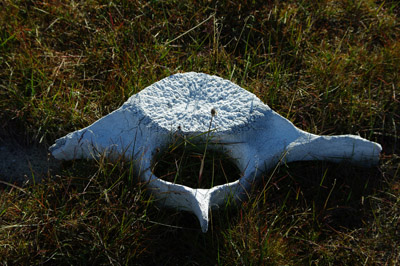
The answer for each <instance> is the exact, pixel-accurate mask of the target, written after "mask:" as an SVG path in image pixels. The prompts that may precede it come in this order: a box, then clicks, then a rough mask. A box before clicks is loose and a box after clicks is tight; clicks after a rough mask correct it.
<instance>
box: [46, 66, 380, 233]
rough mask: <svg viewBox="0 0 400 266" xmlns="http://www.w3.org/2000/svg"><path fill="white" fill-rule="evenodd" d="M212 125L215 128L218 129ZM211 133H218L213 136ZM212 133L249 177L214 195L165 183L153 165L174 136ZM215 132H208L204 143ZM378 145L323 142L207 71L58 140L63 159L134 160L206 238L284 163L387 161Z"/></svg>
mask: <svg viewBox="0 0 400 266" xmlns="http://www.w3.org/2000/svg"><path fill="white" fill-rule="evenodd" d="M210 121H211V122H212V123H210ZM210 128H211V129H212V130H210ZM204 132H209V133H210V134H211V135H212V141H213V143H223V144H224V145H223V151H224V152H225V153H227V155H228V156H229V157H231V158H233V159H234V160H235V162H236V164H237V166H238V168H239V169H240V171H241V173H242V176H241V177H240V178H239V179H238V180H236V181H233V182H230V183H226V184H222V185H218V186H214V187H212V188H210V189H201V188H191V187H188V186H186V185H183V184H176V183H172V182H168V181H165V180H162V179H159V178H157V177H156V176H155V175H154V174H153V172H152V169H151V167H152V163H153V161H154V158H155V155H156V154H157V152H158V151H159V150H160V148H163V147H166V146H168V144H169V143H170V142H171V138H172V136H173V135H174V134H177V133H179V134H180V135H182V136H196V135H201V134H202V133H204ZM210 134H203V135H202V136H203V138H205V136H208V135H210ZM381 150H382V148H381V146H380V145H379V144H378V143H375V142H372V141H368V140H366V139H363V138H361V137H359V136H356V135H339V136H319V135H315V134H311V133H308V132H306V131H303V130H301V129H299V128H297V127H295V126H294V125H293V124H292V123H291V122H290V121H289V120H287V119H286V118H284V117H282V116H280V115H279V114H278V113H276V112H274V111H273V110H272V109H271V108H270V107H269V106H268V105H266V104H264V103H263V102H262V101H261V100H260V99H259V98H257V97H256V96H255V95H254V94H252V93H250V92H249V91H247V90H245V89H243V88H241V87H239V86H238V85H236V84H234V83H232V82H230V81H229V80H226V79H222V78H220V77H217V76H211V75H207V74H204V73H194V72H189V73H179V74H175V75H171V76H169V77H167V78H164V79H162V80H160V81H158V82H156V83H154V84H152V85H150V86H149V87H147V88H145V89H144V90H142V91H140V92H139V93H137V94H135V95H133V96H131V97H130V98H129V99H128V100H127V101H126V102H125V103H124V104H123V105H122V106H121V107H120V108H118V109H117V110H115V111H113V112H112V113H110V114H108V115H106V116H104V117H103V118H101V119H99V120H97V121H96V122H94V123H93V124H92V125H90V126H88V127H86V128H83V129H81V130H77V131H74V132H72V133H69V134H68V135H66V136H64V137H62V138H60V139H58V140H56V142H55V144H54V145H52V146H51V147H50V151H51V153H52V154H53V156H54V157H55V158H56V159H59V160H72V159H80V158H88V159H90V158H94V157H98V156H101V155H102V154H106V156H109V157H110V158H118V157H120V156H124V157H125V158H126V159H127V160H133V162H134V164H135V169H137V174H138V175H139V176H140V178H141V180H142V181H144V182H147V186H148V187H149V188H150V189H151V191H152V192H153V194H154V196H155V197H156V198H157V199H159V200H160V202H162V204H163V205H164V206H167V207H173V208H177V209H178V210H185V211H189V212H192V213H194V214H195V215H196V216H197V218H198V219H199V222H200V226H201V229H202V231H203V232H206V231H207V230H208V222H209V211H210V210H211V209H218V208H220V207H224V206H226V205H225V204H226V203H227V202H228V201H229V200H231V199H234V200H235V201H240V200H243V199H244V198H245V197H246V195H247V193H248V191H249V190H250V187H251V185H252V184H254V182H256V181H257V179H258V178H259V177H260V174H261V173H262V172H265V171H268V170H269V169H271V168H273V167H275V166H276V165H277V164H281V163H288V162H292V161H304V160H325V161H332V162H340V161H344V160H347V161H350V162H352V163H355V164H358V165H361V166H373V165H377V164H378V162H379V154H380V152H381Z"/></svg>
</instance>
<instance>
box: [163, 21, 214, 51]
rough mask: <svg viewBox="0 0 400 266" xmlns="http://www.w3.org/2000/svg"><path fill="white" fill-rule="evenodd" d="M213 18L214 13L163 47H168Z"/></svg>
mask: <svg viewBox="0 0 400 266" xmlns="http://www.w3.org/2000/svg"><path fill="white" fill-rule="evenodd" d="M214 16H215V13H213V14H211V15H210V16H209V17H208V18H206V19H205V20H203V21H202V22H200V23H199V24H197V25H196V26H194V27H193V28H191V29H190V30H187V31H185V32H184V33H182V34H181V35H179V36H178V37H176V38H174V39H172V40H170V41H167V42H166V43H165V45H168V44H170V43H172V42H174V41H176V40H178V39H180V38H181V37H183V36H185V35H186V34H188V33H189V32H191V31H193V30H195V29H197V28H198V27H200V26H201V25H203V24H204V23H206V22H207V21H209V20H210V19H211V18H212V17H214Z"/></svg>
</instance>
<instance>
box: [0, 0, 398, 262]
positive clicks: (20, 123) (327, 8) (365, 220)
mask: <svg viewBox="0 0 400 266" xmlns="http://www.w3.org/2000/svg"><path fill="white" fill-rule="evenodd" d="M0 7H1V8H0V110H1V112H0V123H1V125H2V126H1V130H0V131H1V132H0V133H1V134H0V137H1V139H6V137H9V136H12V137H13V138H15V139H17V140H18V141H20V142H21V143H23V144H24V145H31V144H35V145H41V146H44V147H49V145H51V144H53V142H54V140H55V139H57V138H58V137H61V136H63V135H65V134H66V133H68V132H71V131H74V130H77V129H80V128H83V127H85V126H87V125H89V124H90V123H92V122H94V121H96V120H97V119H99V118H100V117H102V116H103V115H105V114H108V113H109V112H111V111H112V110H115V109H116V108H117V107H119V106H120V105H121V104H122V103H123V102H124V101H125V100H127V99H128V97H129V96H131V95H132V94H134V93H137V92H139V91H140V90H141V89H143V88H145V87H146V86H148V85H150V84H152V83H153V82H155V81H158V80H159V79H161V78H163V77H166V76H168V75H170V74H173V73H176V72H186V71H198V72H205V73H209V74H216V75H219V76H221V77H223V78H227V79H230V80H232V81H233V82H235V83H237V84H239V85H241V86H242V87H244V88H246V89H247V90H249V91H251V92H253V93H254V94H256V95H257V96H258V97H259V98H260V99H262V100H263V101H264V102H265V103H267V104H268V105H269V106H270V107H271V108H272V109H274V110H276V111H277V112H278V113H280V114H282V115H283V116H285V117H287V118H288V119H289V120H291V121H292V122H293V123H294V124H295V125H296V126H298V127H300V128H302V129H304V130H307V131H309V132H312V133H317V134H347V133H351V134H358V135H361V136H362V137H365V138H368V139H370V140H373V141H377V142H379V143H380V144H381V145H382V146H383V153H382V159H381V162H380V164H379V166H378V167H375V168H369V169H363V168H358V167H356V166H352V165H347V164H339V165H336V164H327V163H323V162H302V163H294V164H289V165H287V166H281V167H279V168H277V169H276V170H275V171H272V172H268V173H264V179H263V182H261V184H259V185H258V186H256V187H255V188H254V193H252V195H251V198H250V199H249V200H248V201H247V202H245V203H244V204H243V205H241V206H237V207H232V208H230V209H227V210H222V211H220V212H215V213H213V214H212V221H211V227H210V230H209V232H208V233H206V234H203V233H201V231H200V230H199V226H198V222H197V221H196V219H195V218H194V217H193V216H192V215H190V214H187V213H182V212H176V211H174V210H159V209H158V207H157V205H156V204H154V200H153V199H152V197H151V196H149V195H148V194H147V193H146V187H145V186H143V185H141V184H140V182H138V181H137V180H136V179H135V177H134V176H133V175H132V173H134V169H132V165H131V164H130V163H129V162H124V161H118V162H109V161H108V160H107V159H106V158H101V159H99V160H98V161H88V162H86V161H74V162H69V163H64V165H63V167H62V168H61V169H59V170H58V172H57V173H48V174H47V176H45V177H43V178H44V180H43V182H42V183H40V184H35V185H32V184H30V183H28V184H6V183H2V184H1V187H0V188H1V192H0V193H1V197H0V206H1V208H0V261H1V262H2V263H3V264H9V265H13V264H19V265H22V264H30V265H31V264H73V265H75V264H114V265H119V264H189V265H190V264H197V265H199V264H200V265H210V264H221V265H225V264H229V265H235V264H246V265H248V264H253V265H254V264H256V265H258V264H264V265H266V264H267V265H269V264H276V265H282V264H288V265H291V264H321V265H336V264H342V265H360V264H363V265H364V264H365V265H375V264H387V265H396V264H399V263H400V262H399V261H400V232H399V223H400V216H399V213H400V210H399V208H400V205H399V203H400V180H399V169H400V168H399V167H400V159H399V158H400V157H399V155H400V152H399V134H398V132H399V131H400V128H399V125H400V117H399V114H400V104H399V98H400V89H399V83H400V79H399V77H400V26H399V25H400V24H399V20H400V18H399V16H400V6H399V5H398V3H397V2H396V1H371V0H363V1H350V0H341V1H328V0H323V1H317V2H315V1H308V0H298V1H282V2H281V1H265V2H263V1H250V2H246V3H244V2H243V3H241V2H235V1H228V0H226V1H225V0H224V1H193V2H190V3H185V2H184V1H172V0H170V1H150V2H143V1H118V2H109V1H83V2H75V1H61V2H54V1H23V0H21V1H15V0H5V1H2V2H1V3H0ZM200 154H202V153H201V152H200ZM165 167H166V166H165ZM207 168H209V167H208V166H207V165H206V164H204V169H205V170H207ZM203 175H206V173H204V174H203Z"/></svg>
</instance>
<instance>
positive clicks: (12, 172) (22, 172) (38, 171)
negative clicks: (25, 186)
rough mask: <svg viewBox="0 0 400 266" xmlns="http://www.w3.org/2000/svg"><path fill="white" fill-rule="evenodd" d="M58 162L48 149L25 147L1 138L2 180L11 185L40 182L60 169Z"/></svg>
mask: <svg viewBox="0 0 400 266" xmlns="http://www.w3.org/2000/svg"><path fill="white" fill-rule="evenodd" d="M60 165H61V163H60V162H59V161H57V160H56V159H55V158H54V157H53V156H52V155H51V154H50V153H49V152H48V151H47V148H46V147H43V146H40V145H36V144H31V145H24V144H21V143H19V142H18V141H16V140H14V139H12V138H0V180H2V181H6V182H9V183H24V182H30V181H33V180H34V181H35V182H40V181H41V180H42V178H43V177H45V176H48V175H49V174H50V173H51V172H53V171H54V170H56V169H58V168H59V167H60Z"/></svg>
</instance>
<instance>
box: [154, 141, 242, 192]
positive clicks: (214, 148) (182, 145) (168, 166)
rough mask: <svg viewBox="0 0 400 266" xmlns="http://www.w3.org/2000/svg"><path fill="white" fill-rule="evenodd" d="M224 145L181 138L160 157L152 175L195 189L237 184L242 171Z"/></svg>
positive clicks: (159, 155) (156, 160)
mask: <svg viewBox="0 0 400 266" xmlns="http://www.w3.org/2000/svg"><path fill="white" fill-rule="evenodd" d="M179 138H181V137H179ZM220 145H221V144H213V145H208V146H206V145H205V144H204V143H201V142H189V141H187V140H186V139H183V138H181V140H179V139H177V140H176V142H174V143H173V144H171V145H169V147H168V148H167V149H166V150H165V151H162V152H160V153H159V154H158V155H157V156H156V158H155V163H154V165H153V169H152V172H153V174H154V175H155V176H156V177H158V178H161V179H163V180H166V181H169V182H172V183H177V184H182V185H185V186H189V187H192V188H207V189H208V188H212V187H214V186H218V185H222V184H226V183H230V182H233V181H236V180H238V179H239V178H240V177H241V173H240V170H239V169H238V167H237V166H236V164H235V162H234V161H233V159H232V158H229V156H227V155H226V154H225V153H224V151H223V150H222V149H221V148H220V147H218V146H220ZM207 147H208V149H207ZM202 168H203V170H201V169H202Z"/></svg>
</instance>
